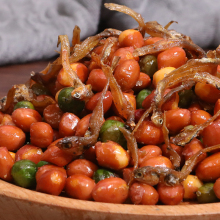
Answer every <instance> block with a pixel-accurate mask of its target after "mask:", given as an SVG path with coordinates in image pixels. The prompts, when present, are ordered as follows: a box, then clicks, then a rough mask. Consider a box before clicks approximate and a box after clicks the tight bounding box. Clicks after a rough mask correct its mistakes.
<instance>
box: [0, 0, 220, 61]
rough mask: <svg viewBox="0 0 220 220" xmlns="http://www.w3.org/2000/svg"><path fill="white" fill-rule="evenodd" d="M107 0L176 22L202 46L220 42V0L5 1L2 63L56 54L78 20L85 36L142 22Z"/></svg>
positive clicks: (0, 21)
mask: <svg viewBox="0 0 220 220" xmlns="http://www.w3.org/2000/svg"><path fill="white" fill-rule="evenodd" d="M105 2H113V3H118V4H124V5H127V6H128V7H130V8H132V9H134V10H135V11H137V12H139V13H141V14H142V16H143V17H144V19H145V21H153V20H156V21H158V22H159V23H160V24H162V25H166V24H167V23H168V22H169V21H171V20H174V21H177V22H178V24H172V26H171V28H172V29H175V30H177V31H179V32H181V33H184V34H186V35H189V36H190V37H191V38H192V40H193V41H194V42H195V43H196V44H198V45H199V46H201V47H203V48H209V47H217V46H218V45H219V44H220V23H219V18H220V13H219V9H220V1H219V0H211V1H210V0H111V1H101V0H78V1H77V0H37V1H36V0H0V65H3V64H9V63H20V62H27V61H31V60H39V59H45V58H50V57H52V56H54V55H55V54H56V50H57V47H56V45H57V37H58V35H62V34H67V35H68V36H69V39H71V38H72V31H73V28H74V26H75V25H78V26H79V27H80V28H81V38H82V39H84V38H86V37H88V36H90V35H94V34H96V33H97V32H98V31H101V29H103V28H107V27H112V28H117V29H120V30H124V29H128V28H133V27H137V22H136V21H135V20H134V19H132V18H131V17H130V16H128V15H125V14H122V13H119V12H113V11H109V10H108V9H105V8H104V7H103V5H104V3H105ZM100 28H101V29H100Z"/></svg>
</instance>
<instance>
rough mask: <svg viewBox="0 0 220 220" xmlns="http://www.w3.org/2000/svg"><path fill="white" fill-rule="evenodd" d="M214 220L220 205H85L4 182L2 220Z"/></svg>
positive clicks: (0, 188) (0, 184) (0, 204)
mask: <svg viewBox="0 0 220 220" xmlns="http://www.w3.org/2000/svg"><path fill="white" fill-rule="evenodd" d="M201 218H202V219H203V220H210V219H218V218H220V203H211V204H204V205H203V204H200V205H177V206H165V205H164V206H163V205H155V206H141V205H127V204H126V205H125V204H123V205H121V204H108V203H99V202H93V201H82V200H75V199H71V198H64V197H59V196H52V195H47V194H43V193H39V192H35V191H31V190H28V189H24V188H21V187H18V186H15V185H12V184H10V183H7V182H4V181H2V180H0V219H1V220H14V219H18V220H30V219H31V220H38V219H41V220H49V219H52V220H66V219H71V220H75V219H77V220H80V219H83V220H132V219H137V220H164V219H169V220H185V219H187V220H201Z"/></svg>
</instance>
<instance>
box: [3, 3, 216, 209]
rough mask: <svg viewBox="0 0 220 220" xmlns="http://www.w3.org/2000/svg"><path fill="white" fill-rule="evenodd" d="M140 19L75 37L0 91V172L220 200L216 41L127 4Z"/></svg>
mask: <svg viewBox="0 0 220 220" xmlns="http://www.w3.org/2000/svg"><path fill="white" fill-rule="evenodd" d="M105 6H106V7H107V8H108V9H110V10H116V11H119V12H122V13H125V14H127V15H130V16H132V17H133V18H134V19H135V20H136V21H137V22H138V24H139V26H138V27H137V28H136V29H129V30H125V31H119V30H115V29H106V30H104V31H103V32H101V33H99V34H97V35H95V36H91V37H88V38H87V39H85V40H84V41H80V28H79V27H78V26H75V28H74V30H73V37H72V42H71V44H70V42H69V39H68V37H67V36H66V35H60V36H59V37H58V45H59V44H60V45H61V49H60V55H59V57H58V58H57V59H56V60H55V61H54V62H53V63H49V64H48V66H47V67H46V68H45V69H44V70H42V71H41V72H32V73H31V76H30V80H28V82H25V83H24V84H18V85H14V86H13V87H12V88H11V89H10V90H9V91H8V94H7V96H5V97H4V98H2V99H1V101H0V178H1V179H2V180H4V181H7V182H10V183H14V184H16V185H18V186H21V187H24V188H29V189H32V190H36V191H38V192H44V193H47V194H52V195H57V196H58V195H62V196H66V197H70V198H74V199H81V200H93V201H98V202H106V203H133V204H141V205H155V204H165V205H176V204H180V203H181V202H183V201H191V202H193V203H194V202H199V203H208V202H217V201H218V200H219V199H220V150H219V149H220V135H219V133H220V78H219V73H220V66H219V64H220V59H219V57H220V51H219V48H217V49H216V50H213V51H208V52H205V51H204V50H203V49H202V48H200V47H199V46H198V45H196V44H194V43H193V41H192V40H191V39H190V37H188V36H185V35H183V34H180V33H178V32H176V31H175V30H171V29H170V25H172V23H173V22H170V23H169V24H167V25H166V26H165V27H163V26H162V25H160V24H158V23H157V22H155V21H151V22H145V21H144V19H143V18H142V16H141V15H140V14H138V13H136V12H135V11H133V10H132V9H130V8H127V7H126V6H122V5H117V4H111V3H109V4H105Z"/></svg>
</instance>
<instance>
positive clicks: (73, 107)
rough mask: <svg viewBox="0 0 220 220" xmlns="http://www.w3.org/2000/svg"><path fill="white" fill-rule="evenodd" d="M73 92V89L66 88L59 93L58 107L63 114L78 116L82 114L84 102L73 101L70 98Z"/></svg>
mask: <svg viewBox="0 0 220 220" xmlns="http://www.w3.org/2000/svg"><path fill="white" fill-rule="evenodd" d="M73 90H74V88H73V87H66V88H64V89H62V90H61V91H60V92H59V95H58V105H59V107H60V109H61V110H62V111H64V112H71V113H73V114H76V115H78V114H79V113H81V112H82V110H83V109H84V107H85V102H84V101H80V100H77V99H74V98H73V97H72V96H71V92H72V91H73Z"/></svg>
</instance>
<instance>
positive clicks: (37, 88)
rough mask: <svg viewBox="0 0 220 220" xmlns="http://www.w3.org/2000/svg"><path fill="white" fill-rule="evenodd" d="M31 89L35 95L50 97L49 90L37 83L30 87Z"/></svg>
mask: <svg viewBox="0 0 220 220" xmlns="http://www.w3.org/2000/svg"><path fill="white" fill-rule="evenodd" d="M31 89H32V91H33V93H34V94H35V95H37V96H38V95H50V92H49V90H48V89H47V88H46V87H45V86H44V85H41V84H39V83H35V84H33V85H32V86H31Z"/></svg>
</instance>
